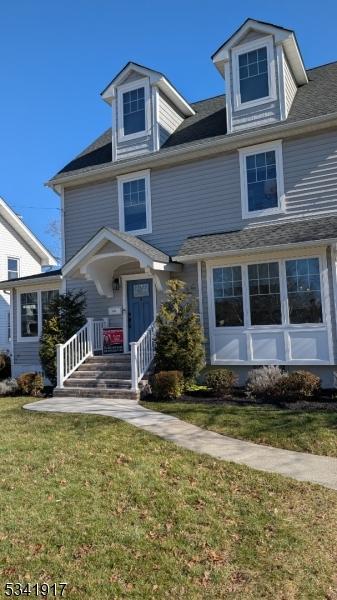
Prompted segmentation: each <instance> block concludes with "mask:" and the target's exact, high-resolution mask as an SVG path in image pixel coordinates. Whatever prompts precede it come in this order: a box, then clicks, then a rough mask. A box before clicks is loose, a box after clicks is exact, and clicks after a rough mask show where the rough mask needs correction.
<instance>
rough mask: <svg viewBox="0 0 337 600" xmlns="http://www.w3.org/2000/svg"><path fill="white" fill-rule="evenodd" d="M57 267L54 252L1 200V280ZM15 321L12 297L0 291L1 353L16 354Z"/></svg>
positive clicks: (13, 278)
mask: <svg viewBox="0 0 337 600" xmlns="http://www.w3.org/2000/svg"><path fill="white" fill-rule="evenodd" d="M55 264H56V261H55V258H54V257H53V256H52V255H51V254H50V252H48V250H47V249H46V248H45V247H44V246H43V245H42V244H41V242H39V240H38V239H37V238H36V237H35V235H33V233H32V232H31V231H30V230H29V229H28V227H27V226H26V225H25V224H24V223H23V222H22V220H21V219H20V218H19V217H18V216H17V215H16V214H15V213H14V212H13V211H12V209H11V208H10V206H8V204H7V203H6V202H5V201H4V200H3V198H0V281H3V280H10V281H12V280H15V279H17V278H21V277H25V276H30V275H33V274H35V273H40V272H41V267H42V266H51V265H55ZM12 321H13V315H11V308H10V294H9V293H8V292H6V291H5V290H2V291H0V352H3V351H5V352H10V353H11V354H12V342H13V340H12V331H13V325H12ZM31 327H33V325H31Z"/></svg>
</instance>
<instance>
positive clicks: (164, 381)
mask: <svg viewBox="0 0 337 600" xmlns="http://www.w3.org/2000/svg"><path fill="white" fill-rule="evenodd" d="M183 391H184V376H183V374H182V372H181V371H160V372H159V373H156V374H155V375H153V379H152V392H153V395H154V397H155V398H156V400H177V398H180V396H181V394H182V393H183Z"/></svg>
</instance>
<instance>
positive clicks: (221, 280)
mask: <svg viewBox="0 0 337 600" xmlns="http://www.w3.org/2000/svg"><path fill="white" fill-rule="evenodd" d="M213 282H214V301H215V319H216V326H217V327H235V326H237V325H243V298H242V274H241V267H222V268H219V269H214V271H213Z"/></svg>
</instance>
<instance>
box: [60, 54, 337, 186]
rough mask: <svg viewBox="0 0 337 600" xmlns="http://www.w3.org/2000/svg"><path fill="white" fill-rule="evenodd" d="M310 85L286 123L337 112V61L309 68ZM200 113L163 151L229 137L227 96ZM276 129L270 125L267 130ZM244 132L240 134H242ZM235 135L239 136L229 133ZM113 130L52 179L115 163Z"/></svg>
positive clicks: (205, 103) (200, 106) (202, 106)
mask: <svg viewBox="0 0 337 600" xmlns="http://www.w3.org/2000/svg"><path fill="white" fill-rule="evenodd" d="M307 75H308V79H309V82H308V83H307V84H305V85H303V86H301V87H299V88H298V91H297V94H296V97H295V100H294V103H293V105H292V107H291V110H290V113H289V116H288V119H287V120H286V121H284V123H289V122H295V121H301V120H304V119H310V118H312V117H318V116H323V115H327V114H329V113H333V112H336V111H337V61H336V62H333V63H330V64H327V65H323V66H320V67H316V68H313V69H309V70H308V71H307ZM191 106H192V107H193V109H194V110H195V112H196V114H195V115H192V116H191V117H187V118H186V119H184V121H183V122H182V123H181V125H180V126H179V127H178V128H177V129H176V131H175V132H174V133H173V134H172V135H171V136H170V137H169V138H168V139H167V140H166V142H165V144H164V145H163V146H162V148H161V149H160V150H159V153H160V152H165V151H166V150H167V149H168V148H172V147H174V146H179V145H181V144H192V143H193V142H196V141H201V140H204V141H206V140H210V139H214V138H217V137H220V136H226V135H227V133H226V108H225V95H221V96H216V97H215V98H209V99H206V100H201V101H199V102H195V103H193V104H191ZM268 127H273V125H266V126H265V128H268ZM239 133H240V132H239ZM229 135H231V136H235V135H237V134H235V133H233V134H229ZM111 142H112V138H111V128H110V129H108V130H107V131H105V132H104V133H103V134H102V135H101V136H100V137H98V138H97V139H96V140H95V141H94V142H93V143H92V144H90V146H88V147H87V148H86V149H85V150H83V152H81V154H79V155H78V156H77V157H76V158H74V160H72V161H71V162H69V163H68V164H67V165H66V166H65V167H64V168H63V169H62V170H61V171H59V173H58V174H57V175H56V176H55V177H54V178H53V179H52V180H53V181H56V180H57V178H58V177H62V176H64V175H65V174H75V173H78V174H79V173H85V172H87V171H91V170H94V169H96V168H98V167H103V166H107V165H109V164H111V161H112V144H111Z"/></svg>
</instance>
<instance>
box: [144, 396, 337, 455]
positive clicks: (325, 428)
mask: <svg viewBox="0 0 337 600" xmlns="http://www.w3.org/2000/svg"><path fill="white" fill-rule="evenodd" d="M142 404H143V406H146V407H147V408H151V409H153V410H158V411H161V412H165V413H168V414H170V415H174V416H176V417H179V419H183V420H184V421H188V422H189V423H193V424H194V425H198V426H199V427H203V428H205V429H210V430H212V431H216V432H217V433H222V434H224V435H229V436H232V437H235V438H240V439H242V440H250V441H252V442H256V443H258V444H267V445H269V446H275V447H277V448H286V449H287V450H297V451H302V452H311V453H313V454H323V455H326V456H337V412H334V411H325V410H314V411H305V410H303V411H299V410H289V409H282V408H275V407H272V406H261V405H256V406H251V405H247V404H245V405H242V406H240V405H236V404H230V403H226V402H212V401H208V402H193V401H192V400H191V401H190V402H188V401H186V402H185V401H184V402H161V403H158V402H142Z"/></svg>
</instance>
